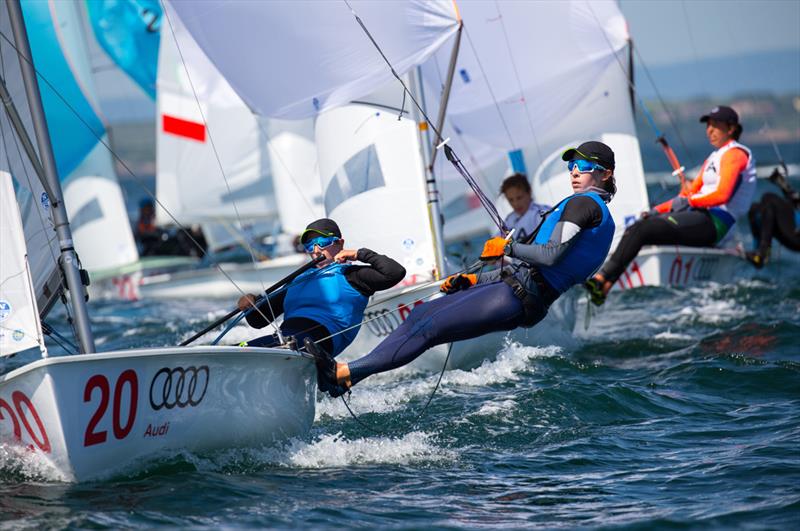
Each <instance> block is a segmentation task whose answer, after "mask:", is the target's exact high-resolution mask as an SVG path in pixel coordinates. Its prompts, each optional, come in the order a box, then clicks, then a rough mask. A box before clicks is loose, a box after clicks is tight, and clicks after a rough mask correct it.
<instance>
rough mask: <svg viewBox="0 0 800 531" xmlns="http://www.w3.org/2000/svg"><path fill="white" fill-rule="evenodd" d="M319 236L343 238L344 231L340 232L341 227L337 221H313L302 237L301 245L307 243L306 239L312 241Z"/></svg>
mask: <svg viewBox="0 0 800 531" xmlns="http://www.w3.org/2000/svg"><path fill="white" fill-rule="evenodd" d="M317 236H336V237H337V238H341V237H342V231H340V230H339V225H337V224H336V222H335V221H333V220H332V219H328V218H321V219H318V220H316V221H312V222H311V223H309V224H308V226H307V227H306V230H304V231H303V234H301V235H300V243H305V242H306V239H308V240H311V239H313V238H316V237H317Z"/></svg>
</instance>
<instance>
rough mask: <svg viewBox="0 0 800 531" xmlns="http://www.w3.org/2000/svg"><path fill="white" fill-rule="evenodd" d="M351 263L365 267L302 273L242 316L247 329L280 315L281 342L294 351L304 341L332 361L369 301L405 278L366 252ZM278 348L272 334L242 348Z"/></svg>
mask: <svg viewBox="0 0 800 531" xmlns="http://www.w3.org/2000/svg"><path fill="white" fill-rule="evenodd" d="M357 259H358V261H359V262H364V263H366V264H369V265H368V266H362V265H352V264H331V265H329V266H326V267H323V268H319V269H312V270H310V271H307V272H305V273H303V274H302V275H300V276H299V277H297V278H296V279H295V280H294V281H293V282H292V283H291V284H290V285H289V287H288V288H287V289H286V290H283V291H280V292H278V293H277V294H274V295H273V296H271V297H270V298H269V300H268V301H267V300H265V301H263V302H261V303H260V304H259V305H258V311H253V312H250V313H249V314H248V315H247V323H248V324H249V325H250V326H252V327H253V328H263V327H265V326H267V325H268V324H270V323H271V322H272V321H273V316H274V318H277V317H279V316H280V315H282V314H284V313H285V314H286V315H285V318H284V320H283V323H282V324H281V327H280V328H281V333H282V334H283V335H284V336H293V337H294V338H295V339H296V340H297V342H298V344H299V345H302V344H303V340H304V339H305V338H306V337H310V338H311V339H313V340H314V342H317V343H319V346H320V347H322V348H324V349H325V350H326V351H327V352H329V353H330V354H331V355H332V356H337V355H338V354H340V353H341V352H342V351H343V350H344V349H345V348H346V347H347V346H348V345H349V344H350V343H351V342H352V341H353V339H355V337H356V335H357V334H358V330H359V326H358V325H359V323H361V320H362V318H363V316H364V308H365V307H366V305H367V301H368V299H369V297H370V296H372V295H373V294H374V293H375V292H376V291H381V290H385V289H389V288H391V287H392V286H394V285H395V284H397V283H398V282H400V281H401V280H403V277H405V275H406V270H405V268H403V266H401V265H400V264H398V263H397V262H396V261H394V260H392V259H391V258H389V257H388V256H384V255H382V254H377V253H375V252H374V251H371V250H369V249H364V248H362V249H359V250H358V252H357ZM331 336H332V337H331ZM278 344H280V343H279V339H278V337H277V335H274V334H273V335H268V336H263V337H259V338H257V339H254V340H252V341H248V342H247V346H251V347H273V346H276V345H278Z"/></svg>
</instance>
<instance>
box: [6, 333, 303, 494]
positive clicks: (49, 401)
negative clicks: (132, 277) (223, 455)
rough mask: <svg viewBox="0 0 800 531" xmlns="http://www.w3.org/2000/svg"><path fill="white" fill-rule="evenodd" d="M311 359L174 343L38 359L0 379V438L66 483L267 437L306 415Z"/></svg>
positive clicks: (285, 434)
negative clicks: (178, 453)
mask: <svg viewBox="0 0 800 531" xmlns="http://www.w3.org/2000/svg"><path fill="white" fill-rule="evenodd" d="M315 390H316V375H315V369H314V364H313V360H311V359H310V358H309V357H308V356H306V355H301V354H299V353H298V352H295V351H291V350H280V349H260V348H238V347H183V348H180V347H175V348H162V349H142V350H128V351H119V352H108V353H102V354H84V355H76V356H65V357H58V358H46V359H42V360H39V361H36V362H33V363H30V364H28V365H25V366H24V367H21V368H19V369H16V370H14V371H12V372H10V373H8V374H6V375H3V376H2V377H0V442H2V444H3V445H8V446H15V445H16V446H19V445H21V446H22V447H27V449H28V450H29V451H21V452H17V454H18V455H20V456H22V459H25V458H30V459H38V460H40V461H41V460H43V461H44V462H45V463H44V464H45V466H47V467H52V468H53V469H54V470H55V471H56V472H57V473H58V475H59V476H60V477H61V478H63V479H65V480H67V481H84V480H89V479H96V478H102V477H107V476H111V475H114V474H116V473H120V472H125V471H131V470H135V469H136V468H138V466H141V464H143V463H147V462H149V461H152V460H153V459H157V458H159V457H164V456H169V455H173V454H174V453H175V452H176V451H179V450H182V449H187V450H190V451H200V452H202V451H208V450H214V449H220V448H229V447H243V446H247V447H252V446H261V445H267V444H273V443H276V442H279V441H282V440H285V439H287V438H290V437H294V436H300V435H303V434H305V433H307V432H308V430H309V429H310V427H311V424H312V423H313V420H314V408H315V400H316V395H315Z"/></svg>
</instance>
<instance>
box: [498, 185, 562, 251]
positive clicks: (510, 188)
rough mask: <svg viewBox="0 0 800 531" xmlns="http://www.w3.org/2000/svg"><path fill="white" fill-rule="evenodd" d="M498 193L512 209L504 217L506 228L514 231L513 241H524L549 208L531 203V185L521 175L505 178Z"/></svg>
mask: <svg viewBox="0 0 800 531" xmlns="http://www.w3.org/2000/svg"><path fill="white" fill-rule="evenodd" d="M500 193H502V194H503V195H504V196H505V197H506V200H507V201H508V204H509V205H511V208H512V209H513V210H512V211H511V213H509V214H508V216H506V219H505V224H506V227H508V229H509V230H511V229H513V230H514V240H515V241H518V242H519V241H524V240H526V239H527V238H528V236H530V235H531V234H533V231H535V230H536V228H537V227H538V226H539V224H540V223H541V222H542V218H544V215H545V214H546V213H547V211H548V210H550V206H548V205H542V204H539V203H535V202H534V201H533V195H532V193H531V185H530V183H529V182H528V178H527V177H525V175H523V174H522V173H515V174H514V175H511V176H510V177H506V178H505V179H504V180H503V184H501V185H500Z"/></svg>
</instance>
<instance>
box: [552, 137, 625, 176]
mask: <svg viewBox="0 0 800 531" xmlns="http://www.w3.org/2000/svg"><path fill="white" fill-rule="evenodd" d="M576 159H582V160H588V161H591V162H597V163H598V164H600V165H601V166H603V167H604V168H606V169H607V170H613V169H614V166H615V163H614V152H613V151H611V148H610V147H608V146H607V145H605V144H603V143H602V142H597V141H595V140H590V141H589V142H584V143H583V144H581V145H580V146H578V147H576V148H569V149H568V150H566V151H565V152H564V154H563V155H561V160H566V161H570V160H576Z"/></svg>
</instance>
